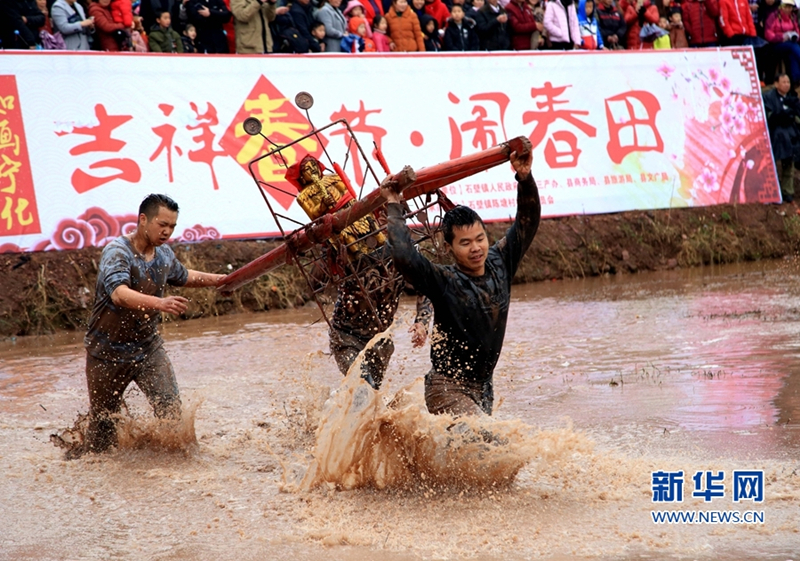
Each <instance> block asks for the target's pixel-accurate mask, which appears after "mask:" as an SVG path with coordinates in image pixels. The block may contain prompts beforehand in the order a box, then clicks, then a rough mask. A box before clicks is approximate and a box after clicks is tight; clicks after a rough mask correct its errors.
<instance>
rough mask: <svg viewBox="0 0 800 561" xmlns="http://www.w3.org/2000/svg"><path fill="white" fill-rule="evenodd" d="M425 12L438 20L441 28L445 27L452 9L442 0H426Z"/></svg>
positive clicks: (437, 22)
mask: <svg viewBox="0 0 800 561" xmlns="http://www.w3.org/2000/svg"><path fill="white" fill-rule="evenodd" d="M425 13H426V14H428V15H429V16H431V17H432V18H433V19H435V20H436V24H437V25H438V26H439V29H444V28H445V26H446V25H447V20H448V19H450V10H449V9H448V8H447V6H445V5H444V3H443V2H442V0H425Z"/></svg>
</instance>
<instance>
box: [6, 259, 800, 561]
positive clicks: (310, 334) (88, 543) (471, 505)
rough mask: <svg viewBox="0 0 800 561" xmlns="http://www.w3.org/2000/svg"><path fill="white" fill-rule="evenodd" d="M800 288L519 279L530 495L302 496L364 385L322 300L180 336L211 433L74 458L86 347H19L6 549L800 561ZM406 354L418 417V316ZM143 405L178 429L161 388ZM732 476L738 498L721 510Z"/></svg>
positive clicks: (756, 276) (413, 488) (68, 553)
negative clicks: (338, 415)
mask: <svg viewBox="0 0 800 561" xmlns="http://www.w3.org/2000/svg"><path fill="white" fill-rule="evenodd" d="M799 281H800V265H798V264H797V263H794V262H780V263H766V264H752V265H747V266H741V267H725V268H706V269H698V270H690V271H673V272H670V273H664V274H642V275H636V276H626V277H620V278H607V279H590V280H586V281H570V282H552V283H540V284H535V285H528V286H521V287H515V289H514V292H513V300H514V301H513V303H512V309H511V313H510V317H509V325H508V331H507V337H506V346H505V350H504V352H503V356H502V357H501V360H500V363H499V365H498V368H497V371H496V374H495V380H496V386H495V391H496V397H497V401H496V403H498V402H499V404H498V406H497V408H496V413H495V417H496V418H497V422H498V423H505V425H504V426H511V427H513V430H514V432H515V434H522V433H524V436H523V437H521V438H523V440H524V442H523V443H524V444H525V445H526V446H527V447H524V448H525V451H524V453H526V454H531V456H530V457H527V456H525V460H526V463H525V464H524V467H522V469H521V470H519V471H518V473H517V474H516V477H515V479H514V480H513V482H512V483H510V484H507V485H488V486H481V485H473V484H467V485H461V486H459V485H448V484H439V485H437V484H432V483H431V481H430V480H421V481H411V482H410V483H409V482H408V481H406V483H405V484H404V485H401V486H391V485H390V486H388V487H386V488H383V489H376V488H375V486H367V487H363V488H355V489H352V490H342V489H341V488H340V487H338V488H337V486H336V485H334V484H322V485H317V486H315V487H314V488H313V489H312V490H310V491H297V490H293V489H294V487H293V486H292V485H291V484H290V483H291V481H292V480H293V479H294V480H297V479H298V478H300V477H301V476H302V475H303V473H305V472H304V470H305V469H306V468H307V466H308V465H309V464H310V463H311V462H312V453H313V451H314V450H315V446H316V443H315V434H314V430H315V429H316V427H317V426H319V425H320V422H321V416H322V415H323V411H329V409H330V407H328V409H325V405H324V404H325V400H326V399H327V397H328V396H329V395H330V391H331V390H332V389H336V388H339V386H340V385H341V383H342V379H341V376H340V375H339V373H338V371H337V370H336V367H335V365H334V363H333V360H332V358H331V357H330V356H328V355H327V354H325V353H326V351H327V337H326V333H325V330H324V329H323V327H322V325H321V324H319V323H318V324H315V325H312V322H313V321H314V320H315V319H317V314H316V313H315V311H314V310H313V309H304V310H301V311H293V312H284V313H274V314H269V315H257V316H253V315H248V316H236V317H227V318H222V319H216V320H198V321H194V322H188V323H182V324H179V325H168V326H166V328H165V339H166V341H167V348H168V351H169V353H170V355H171V357H172V361H173V363H174V365H175V369H176V372H177V375H178V381H179V383H180V385H181V391H182V397H183V400H184V406H185V408H186V410H187V411H189V412H193V415H194V417H193V423H194V432H195V434H196V443H187V442H186V441H185V438H184V441H181V442H179V443H178V445H177V446H171V447H170V446H166V447H164V446H161V445H159V444H158V443H157V442H156V443H154V440H153V439H146V438H143V437H140V436H137V433H135V431H134V432H132V433H131V434H132V435H133V436H132V442H131V441H130V440H131V439H129V440H128V441H124V442H128V444H125V445H124V446H123V447H122V448H121V449H120V450H117V451H114V452H112V453H110V454H107V455H104V456H93V455H87V456H84V457H83V458H81V459H78V460H74V461H64V460H63V459H62V458H63V451H62V450H60V449H57V448H55V447H54V446H53V445H52V444H51V443H50V442H49V435H50V434H51V433H54V432H57V431H59V430H61V429H64V428H66V427H68V426H70V425H72V423H73V421H74V420H75V419H76V417H77V415H78V414H79V413H82V412H85V411H86V409H87V397H86V389H85V387H84V378H83V365H84V355H83V351H82V347H81V345H80V337H79V336H59V337H51V338H38V339H29V340H23V339H20V340H17V341H15V342H4V343H2V344H0V469H1V470H2V474H3V475H2V478H0V559H93V560H95V559H117V558H118V559H215V560H227V559H237V560H238V559H314V558H324V559H342V560H366V559H389V560H392V559H398V560H401V559H403V560H404V559H419V558H423V559H455V558H463V557H472V558H476V559H530V558H536V559H709V560H711V559H715V560H716V559H723V560H739V559H751V560H761V559H775V560H785V559H795V560H797V559H800V553H799V552H800V354H799V353H798V350H799V349H800V336H798V328H797V326H798V319H800V282H799ZM411 308H412V303H411V302H406V303H405V304H404V307H403V314H404V315H403V316H402V317H401V318H400V321H401V322H402V321H405V322H406V323H408V321H409V319H408V318H409V317H410V315H411ZM395 342H396V347H397V352H396V354H395V357H394V358H393V361H392V364H391V366H390V369H389V373H388V374H387V382H386V390H387V391H386V396H387V399H386V400H388V398H389V397H391V396H393V395H394V394H395V392H398V391H399V390H401V388H404V387H409V386H410V389H409V391H410V392H411V393H410V394H409V395H410V397H409V396H407V401H408V403H410V404H411V405H410V406H413V405H414V403H419V396H418V395H416V396H415V395H414V392H415V391H416V392H417V393H418V392H419V385H418V384H416V385H415V384H414V381H415V379H416V378H418V377H419V376H421V375H422V374H423V373H424V372H425V371H426V370H427V368H428V366H429V361H428V359H427V353H428V349H427V347H426V348H425V349H423V350H411V348H410V340H409V336H408V335H407V333H406V332H405V326H404V325H401V326H398V328H397V329H396V330H395ZM340 393H341V392H340ZM386 400H384V402H383V403H378V404H377V405H376V407H383V406H384V405H385V401H386ZM126 402H127V404H128V408H129V410H130V415H131V417H132V421H131V422H132V424H133V425H136V426H137V427H138V430H139V433H142V432H144V433H146V432H147V431H151V432H152V431H155V432H156V433H157V432H158V431H159V429H158V427H155V428H153V427H152V426H151V424H148V423H150V422H151V421H150V412H149V408H148V406H147V404H146V402H145V400H144V399H143V397H142V396H141V395H140V394H139V393H138V392H136V391H129V392H128V394H127V395H126ZM405 411H409V409H406V410H405ZM326 414H329V413H326ZM187 416H188V417H190V421H189V422H190V423H191V420H192V419H191V415H187ZM407 417H408V418H409V419H411V420H406V421H407V424H406V425H404V426H405V428H406V429H409V427H410V428H412V429H413V428H414V427H417V428H419V430H417V433H419V432H420V431H422V430H423V428H424V430H429V428H430V426H433V425H435V424H436V423H435V420H434V421H431V420H430V419H425V418H424V415H417V416H408V415H407ZM322 420H323V421H324V420H325V419H322ZM395 420H397V419H395ZM406 421H404V422H406ZM398 422H399V421H398ZM409 423H410V424H409ZM414 423H416V424H414ZM324 424H325V423H324V422H323V425H324ZM425 427H427V428H425ZM434 428H435V427H434ZM431 430H432V429H431ZM410 432H414V431H413V430H412V431H410ZM413 437H414V435H410V436H403V437H401V438H408V439H411V438H413ZM162 444H163V443H162ZM406 444H407V442H406ZM175 448H177V450H175ZM520 450H521V449H520ZM484 452H485V454H483V455H481V461H486V458H487V456H486V454H489V456H488V457H489V459H491V454H492V453H493V451H492V450H491V447H490V449H489V450H488V451H484ZM514 453H517V452H514ZM518 454H520V455H519V456H518V457H523V456H522V454H523V452H522V451H521V452H519V453H518ZM659 470H663V471H668V472H676V471H681V470H682V471H683V472H684V473H685V474H686V475H685V479H686V482H687V484H686V486H685V487H684V501H683V503H680V504H677V503H670V504H667V505H666V506H662V504H663V503H653V502H652V501H651V499H652V496H653V491H652V476H651V474H652V472H653V471H659ZM708 470H711V471H713V472H714V473H716V472H718V471H723V472H724V473H725V496H724V497H722V498H715V499H713V501H711V502H710V503H704V501H703V499H701V498H697V497H692V489H693V485H692V475H693V474H694V473H695V472H697V471H701V472H705V471H708ZM733 470H763V471H764V477H765V497H764V502H763V503H753V502H752V501H742V502H740V503H733V502H732V491H731V486H732V482H731V478H732V473H733ZM356 487H357V486H356ZM655 509H664V510H666V509H672V510H674V509H680V510H684V511H694V510H709V509H714V510H719V511H732V510H736V511H743V510H755V511H763V513H764V523H763V524H760V523H757V524H750V525H745V524H740V525H733V524H702V525H698V524H695V525H688V524H672V525H669V524H655V523H654V522H653V521H652V519H651V511H652V510H655Z"/></svg>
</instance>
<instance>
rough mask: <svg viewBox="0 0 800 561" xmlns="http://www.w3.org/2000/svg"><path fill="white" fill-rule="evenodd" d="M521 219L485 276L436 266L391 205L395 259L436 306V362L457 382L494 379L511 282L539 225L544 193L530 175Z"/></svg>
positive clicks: (495, 250) (493, 252) (520, 202)
mask: <svg viewBox="0 0 800 561" xmlns="http://www.w3.org/2000/svg"><path fill="white" fill-rule="evenodd" d="M517 181H518V184H517V217H516V220H515V222H514V224H513V225H512V226H511V227H510V228H509V229H508V230H507V231H506V235H505V237H504V238H503V239H501V240H499V241H498V242H497V243H495V244H494V245H493V246H492V247H491V248H489V253H488V255H487V257H486V264H485V272H484V274H483V276H480V277H475V276H471V275H468V274H466V273H464V272H462V271H460V270H459V269H457V268H456V267H455V266H452V265H449V266H444V265H435V264H433V263H431V262H430V261H428V260H427V259H425V257H423V256H422V255H420V254H419V252H417V251H416V249H414V246H413V245H412V243H411V234H410V232H409V230H408V227H407V226H406V225H405V220H404V219H403V207H402V206H401V205H399V204H390V205H389V211H388V215H389V223H388V233H389V242H390V244H391V249H392V257H393V258H394V263H395V266H396V267H397V269H398V270H399V271H400V272H401V273H402V274H403V276H404V277H405V278H406V280H407V281H409V282H410V283H411V284H413V285H414V287H415V288H416V289H417V291H419V292H420V293H422V294H424V295H425V296H427V297H428V298H430V300H431V302H432V303H433V310H434V312H433V322H434V333H435V335H434V336H432V337H431V362H432V363H433V367H434V369H435V370H436V371H437V372H438V373H440V374H442V375H444V376H449V377H453V378H461V379H464V380H468V381H474V382H478V383H486V382H489V381H491V379H492V374H493V372H494V367H495V365H496V364H497V360H498V358H499V357H500V351H501V350H502V348H503V339H504V338H505V332H506V320H507V318H508V305H509V301H510V296H511V280H512V279H513V278H514V273H515V272H516V271H517V267H518V266H519V262H520V261H521V260H522V256H523V255H525V252H526V251H527V249H528V247H530V245H531V242H532V241H533V237H534V235H536V230H537V229H538V227H539V218H540V216H541V206H540V204H539V192H538V190H537V188H536V184H535V183H534V181H533V178H532V177H531V176H528V177H527V178H526V179H524V180H522V181H519V177H517Z"/></svg>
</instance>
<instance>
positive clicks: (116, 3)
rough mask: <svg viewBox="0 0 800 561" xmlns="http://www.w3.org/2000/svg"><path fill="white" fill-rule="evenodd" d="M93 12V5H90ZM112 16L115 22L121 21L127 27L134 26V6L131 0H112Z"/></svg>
mask: <svg viewBox="0 0 800 561" xmlns="http://www.w3.org/2000/svg"><path fill="white" fill-rule="evenodd" d="M89 11H90V12H91V11H92V10H91V6H89ZM111 17H112V18H113V19H114V22H115V23H121V24H122V25H124V26H125V27H126V28H127V29H131V26H133V6H132V5H131V0H111Z"/></svg>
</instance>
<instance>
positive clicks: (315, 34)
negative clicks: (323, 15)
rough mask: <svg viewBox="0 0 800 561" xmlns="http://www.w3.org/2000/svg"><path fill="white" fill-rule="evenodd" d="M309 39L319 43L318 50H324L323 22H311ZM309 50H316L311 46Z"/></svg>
mask: <svg viewBox="0 0 800 561" xmlns="http://www.w3.org/2000/svg"><path fill="white" fill-rule="evenodd" d="M311 40H312V41H314V42H315V43H316V44H317V45H319V52H321V53H324V52H325V24H324V23H322V22H321V21H315V22H314V23H312V24H311ZM311 51H312V52H316V49H314V48H312V49H311Z"/></svg>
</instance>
